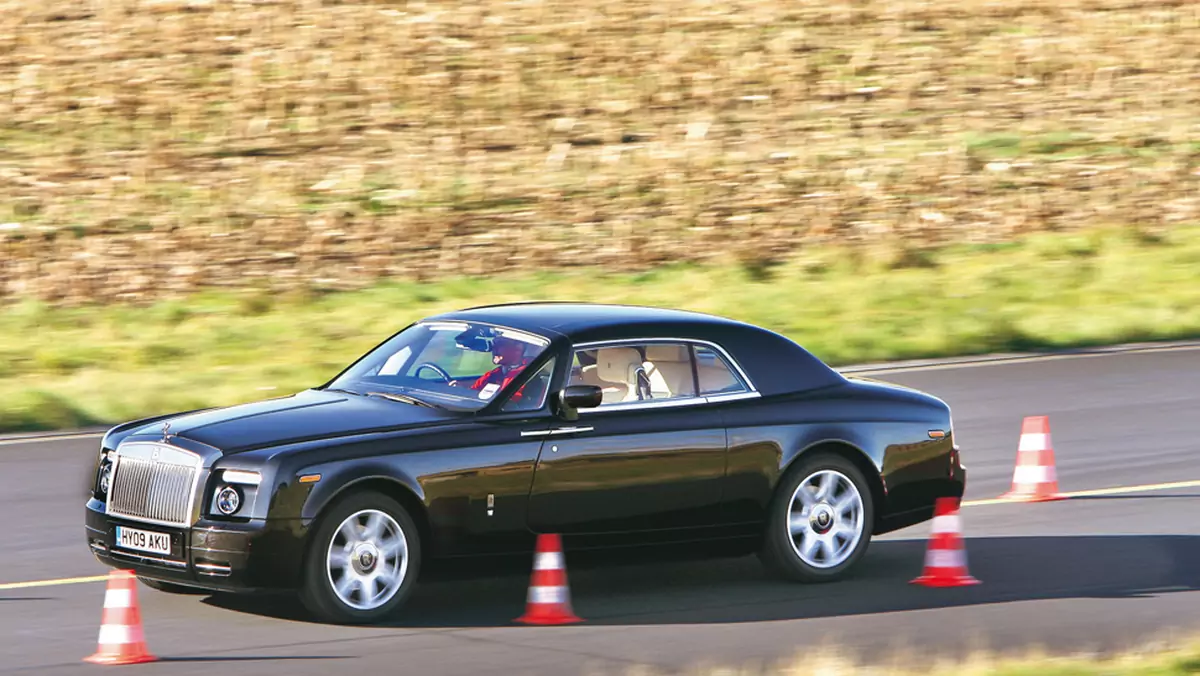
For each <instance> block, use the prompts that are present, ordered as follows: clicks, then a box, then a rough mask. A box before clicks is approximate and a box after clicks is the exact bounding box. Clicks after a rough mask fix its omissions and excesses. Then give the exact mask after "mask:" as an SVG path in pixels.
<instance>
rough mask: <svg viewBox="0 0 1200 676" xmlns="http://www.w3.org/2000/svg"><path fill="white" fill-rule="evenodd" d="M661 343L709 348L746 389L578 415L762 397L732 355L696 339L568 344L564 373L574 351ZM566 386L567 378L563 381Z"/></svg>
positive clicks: (615, 406)
mask: <svg viewBox="0 0 1200 676" xmlns="http://www.w3.org/2000/svg"><path fill="white" fill-rule="evenodd" d="M664 343H665V344H676V345H687V346H689V347H693V348H694V347H696V346H702V347H707V348H710V349H711V350H713V351H714V352H716V353H717V355H718V356H720V357H721V358H722V359H724V360H725V363H726V364H727V365H729V366H730V367H732V368H733V371H734V375H736V376H737V377H738V379H740V380H741V381H742V383H743V384H744V385H745V387H746V389H745V390H743V391H741V392H723V393H721V394H710V395H708V396H701V395H700V394H695V395H693V396H690V397H679V398H672V399H660V400H657V401H656V400H650V401H629V402H621V403H616V404H607V405H606V404H601V405H600V406H597V407H596V408H582V409H579V413H580V415H595V414H597V413H607V412H608V411H634V410H643V409H656V408H679V407H683V406H701V405H704V404H720V403H725V402H727V401H741V400H743V399H757V398H758V397H761V396H762V394H761V393H760V392H759V391H758V389H757V388H756V387H755V386H754V382H753V381H751V380H750V376H748V375H746V371H745V370H744V369H743V368H742V365H741V364H739V363H738V362H737V360H736V359H734V358H733V356H732V355H730V354H729V351H728V350H726V349H725V348H724V347H722V346H721V345H719V344H717V343H714V342H712V341H710V340H702V339H699V338H667V337H663V338H620V339H617V340H595V341H591V342H587V343H577V344H574V345H571V360H570V361H568V363H567V369H568V373H570V369H571V368H572V367H571V362H573V361H574V359H575V352H576V351H578V350H592V349H599V348H605V347H618V346H621V345H654V344H664ZM691 358H692V359H693V360H694V359H695V358H696V356H695V353H694V351H693V352H692V355H691ZM567 383H568V384H570V378H569V377H568V379H567Z"/></svg>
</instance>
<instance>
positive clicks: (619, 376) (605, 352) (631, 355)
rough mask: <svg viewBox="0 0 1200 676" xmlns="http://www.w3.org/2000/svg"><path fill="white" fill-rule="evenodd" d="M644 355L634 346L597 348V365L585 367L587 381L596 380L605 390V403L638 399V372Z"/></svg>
mask: <svg viewBox="0 0 1200 676" xmlns="http://www.w3.org/2000/svg"><path fill="white" fill-rule="evenodd" d="M642 368H643V367H642V355H641V354H640V353H639V352H638V351H637V350H635V349H633V348H632V347H606V348H601V349H599V350H596V364H595V366H588V367H585V368H584V369H583V378H584V380H585V382H587V381H589V380H592V379H594V380H596V381H598V382H595V383H591V384H597V385H599V386H600V387H601V388H602V389H603V390H604V403H606V404H611V403H616V402H624V401H637V372H638V370H639V369H642Z"/></svg>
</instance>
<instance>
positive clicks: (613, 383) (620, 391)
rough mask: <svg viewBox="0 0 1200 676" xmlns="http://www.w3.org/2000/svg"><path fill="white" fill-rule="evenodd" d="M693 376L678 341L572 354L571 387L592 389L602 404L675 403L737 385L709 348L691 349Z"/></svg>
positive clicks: (736, 388) (686, 350)
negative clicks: (693, 353)
mask: <svg viewBox="0 0 1200 676" xmlns="http://www.w3.org/2000/svg"><path fill="white" fill-rule="evenodd" d="M695 366H696V368H695V372H693V369H692V357H691V347H690V346H688V345H683V344H679V343H651V344H647V345H621V346H613V347H602V348H597V349H593V350H577V351H576V352H575V363H574V365H573V369H572V375H571V384H573V385H575V384H582V385H595V386H597V387H599V388H600V389H601V390H602V391H603V393H604V399H603V403H604V404H613V403H625V402H634V401H644V400H648V399H676V398H682V397H694V396H696V394H697V393H696V381H697V380H699V383H700V394H701V395H710V394H717V393H722V392H730V391H739V390H741V389H743V385H742V383H741V382H740V381H739V380H738V378H737V377H736V376H735V375H734V374H733V373H732V372H731V371H730V369H729V367H728V366H727V365H726V364H725V363H724V361H723V360H722V359H721V358H720V357H718V356H717V355H716V353H714V352H713V351H712V350H710V349H709V348H699V349H697V350H696V363H695Z"/></svg>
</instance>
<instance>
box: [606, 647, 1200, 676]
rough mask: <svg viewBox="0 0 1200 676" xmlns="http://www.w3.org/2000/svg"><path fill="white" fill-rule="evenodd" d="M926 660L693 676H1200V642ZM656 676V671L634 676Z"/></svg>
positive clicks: (814, 660)
mask: <svg viewBox="0 0 1200 676" xmlns="http://www.w3.org/2000/svg"><path fill="white" fill-rule="evenodd" d="M931 659H932V658H930V657H928V656H926V655H920V656H917V655H915V654H914V655H901V656H897V657H895V658H893V659H890V660H887V661H886V663H881V664H871V665H863V664H858V663H856V662H855V661H854V660H852V659H850V658H849V657H848V656H847V652H846V651H845V650H841V649H837V648H822V649H820V650H817V651H813V652H806V654H804V655H802V656H799V657H797V658H795V659H793V660H790V661H784V662H782V663H780V664H777V665H770V666H760V667H753V668H730V667H712V668H702V669H698V670H695V671H691V672H688V673H695V674H703V675H705V676H751V675H753V676H784V675H785V674H821V675H827V676H1190V675H1193V674H1200V639H1189V640H1184V641H1179V642H1159V643H1157V644H1147V645H1144V646H1142V647H1139V648H1137V649H1132V650H1127V651H1124V652H1118V653H1115V654H1105V655H1098V654H1078V655H1065V656H1064V655H1052V654H1049V653H1047V652H1045V651H1041V650H1035V651H1030V652H1028V653H1026V654H1024V655H1021V656H1001V655H997V654H995V653H989V652H982V651H976V652H973V653H971V654H969V655H967V656H966V657H965V658H962V659H938V660H936V661H932V662H931ZM629 673H630V674H637V676H654V675H656V674H658V673H659V672H657V671H655V670H653V669H642V668H638V669H635V670H632V671H630V672H629Z"/></svg>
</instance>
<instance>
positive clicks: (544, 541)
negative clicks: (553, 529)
mask: <svg viewBox="0 0 1200 676" xmlns="http://www.w3.org/2000/svg"><path fill="white" fill-rule="evenodd" d="M516 621H517V622H522V623H525V624H573V623H575V622H582V621H583V620H581V619H580V618H578V617H576V616H575V613H574V611H572V610H571V590H570V588H568V587H567V566H566V563H565V562H564V560H563V552H562V538H560V537H559V536H558V535H557V534H547V533H542V534H539V535H538V539H537V553H535V554H534V557H533V576H532V577H531V578H530V580H529V596H528V598H527V599H526V603H525V614H524V615H522V616H520V617H518V618H517V619H516Z"/></svg>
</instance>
